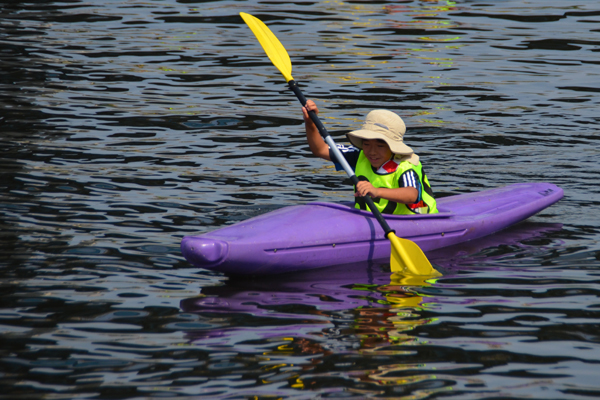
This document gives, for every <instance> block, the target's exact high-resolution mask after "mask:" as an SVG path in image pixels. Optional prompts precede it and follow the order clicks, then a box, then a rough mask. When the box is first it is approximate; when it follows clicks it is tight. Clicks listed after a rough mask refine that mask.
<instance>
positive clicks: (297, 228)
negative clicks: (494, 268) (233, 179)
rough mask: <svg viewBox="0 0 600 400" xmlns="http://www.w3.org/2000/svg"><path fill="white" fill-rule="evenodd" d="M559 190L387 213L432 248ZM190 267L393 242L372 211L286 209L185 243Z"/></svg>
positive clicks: (478, 196)
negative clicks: (422, 211)
mask: <svg viewBox="0 0 600 400" xmlns="http://www.w3.org/2000/svg"><path fill="white" fill-rule="evenodd" d="M562 196H563V191H562V189H560V188H558V187H557V186H555V185H553V184H550V183H520V184H513V185H509V186H505V187H501V188H496V189H490V190H484V191H481V192H475V193H468V194H461V195H456V196H449V197H444V198H441V199H439V200H438V210H439V211H440V212H439V213H438V214H425V215H385V218H386V221H387V222H388V224H389V225H390V227H391V228H392V229H393V230H395V231H396V235H397V236H398V237H402V238H405V239H409V240H412V241H414V242H415V243H417V244H418V245H419V247H421V249H423V251H425V252H427V251H429V250H434V249H438V248H442V247H446V246H452V245H455V244H457V243H461V242H464V241H467V240H472V239H476V238H480V237H483V236H486V235H489V234H492V233H494V232H497V231H499V230H502V229H504V228H506V227H508V226H511V225H513V224H515V223H517V222H519V221H522V220H525V219H527V218H529V217H530V216H532V215H534V214H535V213H537V212H539V211H541V210H543V209H544V208H546V207H548V206H550V205H552V204H554V203H555V202H557V201H558V200H560V199H561V198H562ZM181 249H182V253H183V255H184V257H185V258H186V259H187V260H188V261H189V262H190V263H192V264H193V265H195V266H197V267H200V268H205V269H210V270H214V271H220V272H223V273H226V274H232V275H248V274H251V275H261V274H262V275H264V274H276V273H285V272H291V271H298V270H306V269H313V268H321V267H325V266H331V265H339V264H348V263H352V262H358V261H367V260H379V259H389V256H390V244H389V241H388V240H387V239H386V238H385V236H384V232H383V230H382V229H381V227H380V226H379V223H378V222H377V220H376V219H375V218H374V217H373V215H372V214H371V213H370V212H367V211H361V210H357V209H355V208H353V207H352V206H351V205H347V204H346V205H344V204H334V203H322V202H317V203H309V204H306V205H298V206H291V207H284V208H281V209H279V210H275V211H272V212H269V213H266V214H263V215H260V216H257V217H254V218H251V219H248V220H246V221H242V222H239V223H236V224H234V225H230V226H227V227H224V228H221V229H217V230H215V231H213V232H209V233H205V234H202V235H198V236H186V237H184V238H183V240H182V243H181Z"/></svg>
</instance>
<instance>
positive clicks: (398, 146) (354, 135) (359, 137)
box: [346, 129, 414, 155]
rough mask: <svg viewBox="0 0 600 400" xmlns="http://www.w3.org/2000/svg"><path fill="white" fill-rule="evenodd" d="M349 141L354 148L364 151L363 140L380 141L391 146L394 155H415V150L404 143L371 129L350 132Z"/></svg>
mask: <svg viewBox="0 0 600 400" xmlns="http://www.w3.org/2000/svg"><path fill="white" fill-rule="evenodd" d="M346 136H347V137H348V140H350V143H352V145H353V146H354V147H358V148H359V149H362V141H363V139H380V140H383V141H384V142H386V143H387V144H388V146H390V150H391V151H392V153H394V154H407V155H408V154H413V153H414V150H413V149H411V148H410V147H408V146H407V145H405V144H404V142H403V141H394V140H391V139H390V138H388V137H387V136H385V135H384V134H382V133H379V132H375V131H371V130H369V129H359V130H357V131H352V132H349V133H348V134H347V135H346Z"/></svg>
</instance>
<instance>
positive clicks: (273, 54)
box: [240, 12, 294, 82]
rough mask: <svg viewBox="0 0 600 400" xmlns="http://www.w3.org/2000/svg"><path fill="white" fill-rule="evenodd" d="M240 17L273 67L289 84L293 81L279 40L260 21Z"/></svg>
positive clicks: (244, 14)
mask: <svg viewBox="0 0 600 400" xmlns="http://www.w3.org/2000/svg"><path fill="white" fill-rule="evenodd" d="M240 16H241V17H242V18H243V19H244V22H245V23H246V25H248V27H250V29H251V30H252V33H254V36H256V38H257V39H258V42H259V43H260V45H261V46H262V48H263V49H264V51H265V53H267V56H268V57H269V59H270V60H271V62H272V63H273V65H275V66H276V67H277V69H278V70H279V72H281V74H282V75H283V77H284V78H285V81H286V82H289V81H291V80H293V79H294V78H292V61H291V60H290V56H289V55H288V53H287V51H286V50H285V47H283V45H282V44H281V42H280V41H279V39H277V37H276V36H275V35H274V34H273V32H271V30H270V29H269V28H268V27H267V26H266V25H265V24H264V23H263V22H262V21H261V20H260V19H258V18H256V17H254V16H252V15H250V14H246V13H243V12H241V13H240Z"/></svg>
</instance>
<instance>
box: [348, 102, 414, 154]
mask: <svg viewBox="0 0 600 400" xmlns="http://www.w3.org/2000/svg"><path fill="white" fill-rule="evenodd" d="M405 132H406V126H405V125H404V121H402V118H400V116H399V115H398V114H396V113H394V112H392V111H388V110H373V111H371V112H369V113H368V114H367V117H366V118H365V122H364V124H363V126H362V128H361V129H359V130H357V131H352V132H349V133H348V139H349V140H350V142H351V143H352V144H353V145H354V146H356V147H358V148H359V149H362V140H363V139H381V140H384V141H385V142H386V143H387V144H388V146H390V150H391V151H392V153H394V154H406V155H408V154H413V153H414V152H413V149H411V148H410V147H408V146H407V145H405V144H404V141H403V138H404V133H405Z"/></svg>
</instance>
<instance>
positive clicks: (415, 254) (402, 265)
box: [387, 232, 441, 275]
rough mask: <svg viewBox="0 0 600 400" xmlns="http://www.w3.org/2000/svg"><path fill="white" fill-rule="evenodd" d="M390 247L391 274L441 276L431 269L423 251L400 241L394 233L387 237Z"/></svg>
mask: <svg viewBox="0 0 600 400" xmlns="http://www.w3.org/2000/svg"><path fill="white" fill-rule="evenodd" d="M387 238H388V239H389V240H390V243H391V245H392V254H391V257H390V266H391V269H392V272H410V273H411V274H414V275H441V274H440V273H439V272H438V271H436V270H435V268H433V266H432V265H431V263H430V262H429V260H428V259H427V257H425V254H424V253H423V250H421V248H420V247H419V246H418V245H417V244H416V243H415V242H412V241H410V240H408V239H400V238H399V237H398V236H396V234H395V233H394V232H390V233H389V234H388V235H387Z"/></svg>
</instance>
